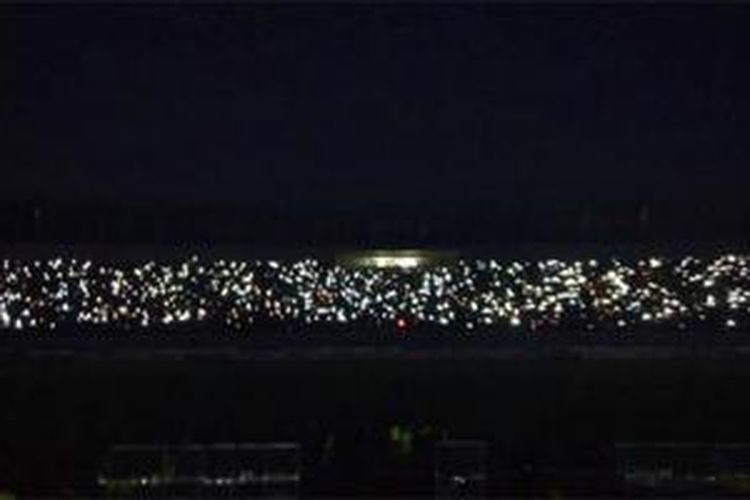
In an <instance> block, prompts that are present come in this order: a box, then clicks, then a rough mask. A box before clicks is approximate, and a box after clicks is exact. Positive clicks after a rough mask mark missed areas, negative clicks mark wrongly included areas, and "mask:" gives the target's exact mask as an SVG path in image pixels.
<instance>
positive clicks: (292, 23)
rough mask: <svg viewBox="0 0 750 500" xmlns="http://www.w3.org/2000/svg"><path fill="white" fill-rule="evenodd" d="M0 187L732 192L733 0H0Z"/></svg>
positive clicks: (314, 196)
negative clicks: (431, 0)
mask: <svg viewBox="0 0 750 500" xmlns="http://www.w3.org/2000/svg"><path fill="white" fill-rule="evenodd" d="M0 18H1V21H0V23H1V25H0V37H1V40H0V43H1V44H2V45H1V47H0V50H1V52H0V65H1V66H2V67H1V68H0V85H1V87H0V89H1V90H0V99H1V101H0V127H1V130H0V133H1V136H2V148H0V162H1V165H2V167H1V168H2V173H3V175H2V177H3V179H2V183H0V196H2V198H3V199H5V200H10V199H18V200H24V199H43V200H61V201H69V200H87V199H91V200H96V199H107V200H115V201H122V202H129V201H133V200H160V201H166V202H171V201H176V200H182V201H183V202H184V201H187V202H206V201H225V200H226V201H231V202H240V203H242V202H248V201H256V200H261V201H270V200H279V199H283V200H285V202H287V203H295V202H309V201H316V200H318V201H328V202H331V201H336V200H344V201H347V200H349V201H351V200H360V201H361V200H365V201H370V200H371V201H381V202H386V203H396V204H397V203H400V202H405V201H406V200H408V199H418V200H426V199H430V200H437V201H449V200H466V201H468V200H484V201H485V202H494V201H495V200H497V201H502V202H508V201H510V202H512V203H523V202H529V201H533V202H539V201H540V200H557V201H558V202H563V203H565V202H568V201H570V202H571V203H577V202H580V201H581V200H591V199H594V200H599V199H601V200H608V199H621V200H633V199H636V200H662V202H663V201H665V200H666V201H670V200H673V201H674V202H675V203H692V200H696V199H705V200H711V199H716V200H717V203H722V204H733V203H736V204H737V206H738V207H746V206H747V201H746V199H745V198H746V195H745V192H746V190H747V185H748V181H750V174H749V173H748V164H749V160H750V145H749V142H748V140H747V135H748V131H749V130H750V100H749V99H748V90H747V89H750V70H748V67H749V65H748V63H747V55H748V53H750V9H748V8H745V7H742V6H734V7H730V6H727V7H722V8H718V7H711V6H708V5H707V6H693V7H684V6H683V7H679V6H667V5H662V6H654V5H651V6H627V5H619V6H608V7H607V6H600V7H596V8H595V7H572V6H531V5H527V6H508V5H495V6H487V5H485V6H479V5H475V6H461V7H446V6H442V7H439V6H411V7H404V6H377V7H373V6H369V7H368V6H350V7H346V6H330V5H329V6H310V5H303V6H265V7H263V6H250V5H244V6H243V5H234V6H232V5H227V6H223V7H218V6H215V7H211V6H191V7H187V6H181V7H176V6H162V7H158V8H155V7H146V6H139V7H135V6H131V7H122V6H93V5H88V6H65V7H62V6H58V7H50V6H46V7H44V6H36V7H21V6H7V5H6V6H3V7H0Z"/></svg>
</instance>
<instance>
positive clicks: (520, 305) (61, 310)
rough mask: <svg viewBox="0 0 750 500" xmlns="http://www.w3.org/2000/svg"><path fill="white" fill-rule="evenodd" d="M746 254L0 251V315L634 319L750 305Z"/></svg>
mask: <svg viewBox="0 0 750 500" xmlns="http://www.w3.org/2000/svg"><path fill="white" fill-rule="evenodd" d="M749 263H750V257H748V256H743V255H732V254H725V255H720V256H716V257H714V258H709V259H706V258H696V257H690V256H684V257H680V258H677V259H674V258H662V257H651V258H647V259H640V260H630V261H628V260H618V259H614V258H612V259H607V260H596V259H591V260H580V261H562V260H556V259H548V260H539V261H533V262H530V261H509V262H499V261H496V260H491V259H489V260H456V261H455V262H452V263H440V264H437V265H428V266H422V267H415V268H387V269H379V268H370V267H357V266H346V265H339V264H334V263H330V262H324V261H321V260H316V259H302V260H294V261H274V260H256V261H226V260H216V261H213V260H212V261H206V260H203V259H201V258H198V257H195V256H194V257H192V258H190V259H187V260H185V261H182V262H177V263H166V262H145V263H141V264H137V265H136V264H117V265H113V264H109V263H106V264H105V263H96V262H91V261H81V260H76V259H63V258H56V259H48V260H36V261H21V260H10V259H6V260H2V261H1V267H0V328H2V329H6V330H12V329H15V330H40V329H42V330H50V329H51V330H54V329H56V328H59V327H61V326H65V325H68V326H70V325H109V326H113V327H121V326H122V327H126V328H128V329H138V328H141V329H148V328H152V327H157V326H160V325H162V326H166V325H178V324H196V325H199V324H201V323H206V324H209V323H210V324H214V325H216V324H220V325H223V326H224V327H226V328H228V329H230V330H232V331H234V330H236V331H238V332H241V333H252V332H253V330H254V329H256V328H260V325H270V324H283V325H286V326H290V325H291V326H295V327H299V331H300V332H301V333H304V332H305V331H306V327H312V326H315V325H333V324H348V325H351V326H355V327H356V326H361V327H363V328H364V327H368V328H371V327H375V328H383V327H385V328H391V329H395V330H396V331H400V332H404V333H407V332H409V331H410V329H412V328H416V327H424V326H428V327H431V328H432V327H434V328H438V329H439V328H445V329H450V330H451V331H460V332H463V333H466V334H470V333H472V332H478V331H482V332H488V331H489V332H495V331H496V332H498V333H503V332H506V333H507V332H513V331H526V332H529V331H534V332H540V333H546V332H554V331H556V330H563V329H579V330H583V331H586V330H588V331H599V330H607V331H633V330H638V329H642V328H649V327H652V326H654V325H662V326H665V327H668V328H670V329H674V330H676V331H677V330H681V329H686V328H689V327H691V326H694V325H696V324H707V325H711V326H714V327H718V330H719V331H725V330H740V329H742V328H744V327H746V325H747V324H748V320H749V319H750V267H749Z"/></svg>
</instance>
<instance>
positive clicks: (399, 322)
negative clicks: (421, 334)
mask: <svg viewBox="0 0 750 500" xmlns="http://www.w3.org/2000/svg"><path fill="white" fill-rule="evenodd" d="M396 327H397V328H398V329H399V330H403V329H404V328H406V320H405V319H404V318H398V319H397V320H396Z"/></svg>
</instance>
